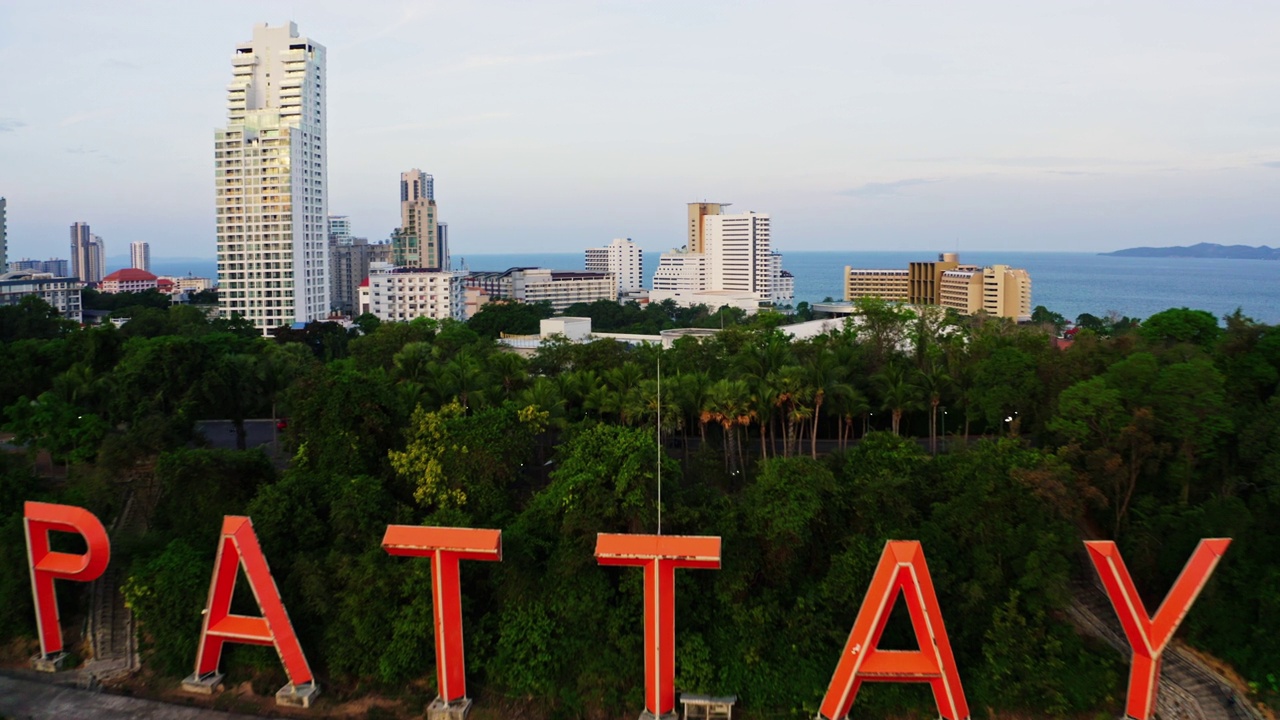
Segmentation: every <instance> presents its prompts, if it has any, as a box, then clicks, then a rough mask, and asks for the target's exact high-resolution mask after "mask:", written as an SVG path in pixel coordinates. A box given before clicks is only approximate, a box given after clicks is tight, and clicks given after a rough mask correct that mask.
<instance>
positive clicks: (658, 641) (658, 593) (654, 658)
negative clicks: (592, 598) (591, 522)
mask: <svg viewBox="0 0 1280 720" xmlns="http://www.w3.org/2000/svg"><path fill="white" fill-rule="evenodd" d="M596 560H597V561H599V563H600V564H601V565H634V566H642V567H644V689H645V692H644V704H645V710H646V711H648V713H649V714H651V715H653V716H654V717H655V718H661V717H662V716H663V715H667V714H669V713H672V712H673V711H674V710H675V704H676V690H675V688H676V582H675V581H676V568H678V567H684V568H707V569H711V570H718V569H720V538H718V537H696V536H682V535H606V534H604V533H600V534H599V535H597V536H596Z"/></svg>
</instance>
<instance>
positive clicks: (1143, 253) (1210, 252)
mask: <svg viewBox="0 0 1280 720" xmlns="http://www.w3.org/2000/svg"><path fill="white" fill-rule="evenodd" d="M1098 254H1099V255H1115V256H1118V257H1160V258H1227V259H1230V260H1280V248H1272V247H1267V246H1266V245H1262V246H1260V247H1251V246H1249V245H1219V244H1217V243H1196V244H1195V245H1190V246H1181V245H1180V246H1177V247H1135V248H1125V249H1124V250H1116V251H1115V252H1106V253H1098Z"/></svg>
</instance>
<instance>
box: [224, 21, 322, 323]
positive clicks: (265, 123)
mask: <svg viewBox="0 0 1280 720" xmlns="http://www.w3.org/2000/svg"><path fill="white" fill-rule="evenodd" d="M231 73H232V75H231V84H230V85H228V86H227V127H226V128H225V129H220V130H215V131H214V168H215V175H216V180H215V184H216V187H217V196H216V198H217V234H218V285H219V292H218V303H219V305H220V306H221V307H220V309H221V312H222V315H223V317H230V316H232V315H243V316H244V317H245V318H247V319H248V320H249V321H250V322H252V323H253V324H254V326H256V327H257V328H259V329H260V330H262V332H263V333H264V334H265V333H267V332H268V331H270V330H271V329H273V328H277V327H280V326H281V325H292V324H293V323H295V322H310V321H312V320H323V319H324V318H325V317H327V316H328V313H329V276H328V271H329V261H328V254H329V252H328V250H329V248H328V228H327V227H326V224H327V223H326V221H327V216H328V207H327V194H328V182H327V173H326V160H325V126H326V123H325V99H324V98H325V50H324V46H322V45H320V44H318V43H316V42H315V41H313V40H310V39H308V38H304V37H299V36H298V26H297V25H295V24H294V23H292V22H291V23H288V24H287V25H284V26H281V27H268V26H266V25H258V26H255V27H254V28H253V40H251V41H250V42H247V43H243V44H241V45H238V46H237V47H236V51H235V54H234V55H232V57H231Z"/></svg>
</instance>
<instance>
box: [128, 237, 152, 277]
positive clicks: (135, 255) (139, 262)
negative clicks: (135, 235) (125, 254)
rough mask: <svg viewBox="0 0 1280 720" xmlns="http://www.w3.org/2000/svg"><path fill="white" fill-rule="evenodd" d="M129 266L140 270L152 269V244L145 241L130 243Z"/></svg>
mask: <svg viewBox="0 0 1280 720" xmlns="http://www.w3.org/2000/svg"><path fill="white" fill-rule="evenodd" d="M129 266H130V267H134V268H137V269H139V270H146V271H148V272H150V271H151V244H150V243H144V242H133V243H129Z"/></svg>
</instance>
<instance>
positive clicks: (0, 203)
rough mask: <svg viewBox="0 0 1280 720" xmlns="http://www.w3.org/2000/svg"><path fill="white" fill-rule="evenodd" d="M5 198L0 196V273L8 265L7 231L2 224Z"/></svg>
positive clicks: (2, 272)
mask: <svg viewBox="0 0 1280 720" xmlns="http://www.w3.org/2000/svg"><path fill="white" fill-rule="evenodd" d="M6 204H7V203H6V202H5V199H4V198H2V197H0V274H4V272H5V271H6V270H7V269H8V267H9V231H8V229H7V228H6V227H5V224H4V220H5V218H4V213H5V205H6Z"/></svg>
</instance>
